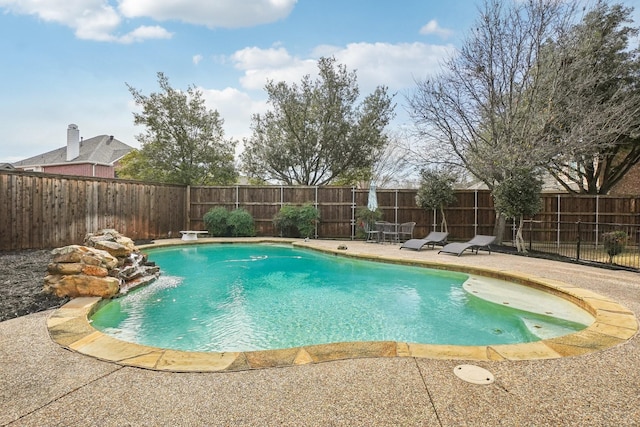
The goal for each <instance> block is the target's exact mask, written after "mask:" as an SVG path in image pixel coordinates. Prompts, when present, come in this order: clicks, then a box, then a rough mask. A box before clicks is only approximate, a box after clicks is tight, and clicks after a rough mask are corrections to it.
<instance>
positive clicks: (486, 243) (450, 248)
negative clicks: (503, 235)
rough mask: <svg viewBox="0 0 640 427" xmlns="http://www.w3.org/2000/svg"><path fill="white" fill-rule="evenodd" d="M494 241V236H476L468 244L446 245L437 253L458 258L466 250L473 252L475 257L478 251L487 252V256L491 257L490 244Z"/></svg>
mask: <svg viewBox="0 0 640 427" xmlns="http://www.w3.org/2000/svg"><path fill="white" fill-rule="evenodd" d="M495 240H496V237H495V236H484V235H482V234H478V235H476V236H475V237H474V238H473V239H471V240H469V241H468V242H456V243H449V244H446V245H445V246H444V247H443V248H442V249H441V250H440V251H439V252H438V253H440V252H444V253H447V254H455V255H457V256H460V255H461V254H462V253H463V252H464V251H466V250H467V249H469V250H471V252H475V253H476V255H477V254H478V251H479V250H480V249H483V250H485V251H489V255H491V246H490V245H491V244H492V243H493V242H494V241H495Z"/></svg>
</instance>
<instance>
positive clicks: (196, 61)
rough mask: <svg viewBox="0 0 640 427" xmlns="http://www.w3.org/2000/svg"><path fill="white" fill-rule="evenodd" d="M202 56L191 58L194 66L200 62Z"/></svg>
mask: <svg viewBox="0 0 640 427" xmlns="http://www.w3.org/2000/svg"><path fill="white" fill-rule="evenodd" d="M202 58H203V57H202V55H200V54H197V55H193V57H192V58H191V60H192V61H193V64H194V65H198V64H199V63H200V61H202Z"/></svg>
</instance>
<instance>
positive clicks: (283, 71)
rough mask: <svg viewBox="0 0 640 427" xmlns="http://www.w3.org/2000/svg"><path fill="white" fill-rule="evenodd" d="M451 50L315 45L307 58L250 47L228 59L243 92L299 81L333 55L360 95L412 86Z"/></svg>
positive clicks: (281, 50) (418, 45) (420, 45)
mask: <svg viewBox="0 0 640 427" xmlns="http://www.w3.org/2000/svg"><path fill="white" fill-rule="evenodd" d="M453 50H454V47H453V46H450V45H429V44H425V43H400V44H390V43H352V44H349V45H347V46H346V47H341V48H339V47H335V46H328V45H322V46H318V47H317V48H316V49H314V51H313V52H312V53H311V54H310V55H309V57H308V58H296V57H293V56H291V55H290V54H289V53H288V52H287V51H286V49H284V48H282V47H280V48H277V49H275V48H270V49H259V48H256V47H251V48H246V49H242V50H240V51H237V52H236V53H234V54H233V55H232V56H231V58H230V60H231V61H232V62H233V63H234V65H235V67H236V68H237V69H239V70H242V71H244V75H243V76H242V77H241V78H240V83H241V85H242V87H243V88H245V89H247V90H257V89H261V88H263V87H264V85H265V83H266V82H267V80H268V79H272V80H275V81H286V82H289V83H297V82H300V80H301V78H302V77H303V76H304V75H306V74H309V75H311V76H314V75H316V73H317V60H318V59H319V58H320V56H334V57H335V58H336V60H337V61H338V63H340V64H344V65H345V66H346V67H347V69H348V70H356V74H357V77H358V84H359V85H360V88H361V90H362V92H363V93H368V92H371V91H372V90H373V89H374V88H375V87H376V86H379V85H386V86H388V87H389V89H390V91H392V92H395V91H400V90H403V89H406V88H408V87H411V86H413V85H414V84H415V83H414V81H415V79H416V78H423V77H425V76H426V75H428V74H432V73H435V72H436V71H437V70H438V69H439V66H440V63H441V61H442V59H444V58H445V57H447V56H448V55H450V54H451V53H452V52H453Z"/></svg>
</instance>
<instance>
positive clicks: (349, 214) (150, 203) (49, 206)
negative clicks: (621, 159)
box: [0, 171, 640, 250]
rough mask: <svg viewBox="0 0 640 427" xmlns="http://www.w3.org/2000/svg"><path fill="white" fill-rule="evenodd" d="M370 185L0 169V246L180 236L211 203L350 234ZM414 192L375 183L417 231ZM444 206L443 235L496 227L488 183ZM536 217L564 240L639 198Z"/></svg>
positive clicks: (266, 221)
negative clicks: (146, 179)
mask: <svg viewBox="0 0 640 427" xmlns="http://www.w3.org/2000/svg"><path fill="white" fill-rule="evenodd" d="M368 194H369V190H368V189H360V188H355V187H332V186H330V187H304V186H274V185H271V186H244V185H236V186H216V187H195V186H193V187H188V186H180V185H163V184H152V183H142V182H136V181H125V180H118V179H100V178H84V177H71V176H60V175H48V174H38V173H33V172H17V171H1V172H0V250H20V249H38V248H53V247H59V246H64V245H68V244H79V243H82V241H83V240H84V236H85V235H86V234H87V233H91V232H95V231H97V230H100V229H102V228H115V229H116V230H118V231H119V232H120V233H122V234H124V235H126V236H129V237H131V238H132V239H136V240H142V239H158V238H166V237H178V236H179V231H180V230H186V229H190V230H204V229H205V227H204V223H203V221H202V217H203V216H204V214H205V213H206V212H207V211H208V210H209V209H211V208H214V207H218V206H222V207H225V208H227V209H229V210H231V209H238V208H242V209H246V210H247V211H248V212H249V213H250V214H251V215H252V216H253V218H254V220H255V223H256V230H257V234H258V235H259V236H275V235H277V231H276V230H275V228H274V226H273V217H274V216H275V214H276V213H277V212H278V210H279V209H280V207H281V206H283V205H285V204H294V205H300V204H304V203H310V204H312V205H314V206H316V207H317V208H318V210H319V211H320V223H319V224H318V227H317V232H316V235H317V237H319V238H340V239H351V238H354V237H355V236H356V228H357V224H356V214H357V210H358V209H360V208H362V207H365V206H367V201H368ZM415 196H416V190H414V189H378V191H377V199H378V205H379V208H380V210H381V211H382V213H383V219H384V220H386V221H391V222H397V223H402V222H411V221H412V222H415V223H416V227H415V230H414V236H418V237H422V236H424V235H426V234H427V233H428V232H429V231H431V230H435V229H439V224H440V221H441V218H440V214H439V213H438V212H434V211H425V210H424V209H421V208H419V207H418V206H416V203H415ZM445 212H446V217H447V222H448V225H449V232H450V238H451V240H466V239H469V238H471V237H473V236H474V235H475V234H492V233H493V231H494V223H495V213H494V208H493V200H492V198H491V194H490V192H489V191H483V190H468V191H466V190H465V191H457V192H456V201H455V202H454V203H453V204H452V205H451V206H450V207H449V208H447V209H446V211H445ZM534 220H537V221H540V226H536V227H534V228H533V229H532V233H533V234H532V235H531V236H530V238H531V239H532V240H534V241H557V240H563V239H564V238H565V237H566V238H567V239H570V238H571V237H570V235H569V234H567V235H566V236H564V235H563V233H564V232H563V231H562V229H561V227H558V226H556V225H554V224H561V223H566V222H576V221H578V220H581V221H583V222H594V223H598V222H602V223H607V224H640V197H609V196H571V195H568V194H545V195H543V210H542V212H541V213H540V214H538V215H537V216H536V217H535V218H534ZM543 224H544V225H543ZM507 227H508V228H509V227H510V225H509V224H507ZM509 231H510V228H509V230H507V233H505V238H507V239H508V238H510V236H511V234H510V233H509Z"/></svg>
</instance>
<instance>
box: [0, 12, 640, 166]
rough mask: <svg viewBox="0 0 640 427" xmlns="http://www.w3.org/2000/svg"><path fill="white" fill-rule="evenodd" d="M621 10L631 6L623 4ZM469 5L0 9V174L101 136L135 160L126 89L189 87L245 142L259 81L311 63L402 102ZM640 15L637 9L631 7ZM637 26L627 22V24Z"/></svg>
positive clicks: (470, 15) (295, 76) (461, 28)
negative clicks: (75, 135)
mask: <svg viewBox="0 0 640 427" xmlns="http://www.w3.org/2000/svg"><path fill="white" fill-rule="evenodd" d="M624 3H625V4H627V5H630V6H640V5H636V4H635V3H638V0H626V1H625V2H624ZM476 4H477V2H476V1H471V0H448V1H446V2H440V1H427V0H399V1H397V2H391V1H380V0H340V1H338V0H217V1H216V0H210V1H202V0H117V1H116V0H0V52H1V61H2V65H1V67H0V70H1V71H0V72H1V73H2V75H1V78H0V120H1V123H2V136H1V138H0V162H14V161H17V160H21V159H24V158H27V157H30V156H34V155H36V154H40V153H43V152H46V151H50V150H53V149H56V148H59V147H62V146H64V145H65V143H66V129H67V126H68V125H69V124H70V123H75V124H77V125H78V126H79V128H80V135H81V136H82V137H84V138H85V139H86V138H91V137H93V136H97V135H102V134H108V135H114V136H115V137H116V138H118V139H119V140H121V141H123V142H125V143H127V144H129V145H131V146H134V147H139V144H138V142H137V141H136V139H135V135H136V134H138V133H141V132H142V131H143V129H142V128H140V127H137V126H134V125H133V115H132V112H133V111H134V110H135V106H134V105H133V102H132V97H131V94H130V93H129V91H128V90H127V87H126V84H125V83H128V84H130V85H131V86H133V87H135V88H136V89H139V90H141V91H142V92H143V93H144V94H149V93H151V92H154V91H157V90H159V88H158V85H157V76H156V73H157V72H159V71H162V72H164V73H165V74H166V75H167V76H168V78H169V81H170V84H171V85H172V87H174V88H176V89H186V88H187V86H189V85H195V86H196V87H198V88H199V89H200V90H201V91H202V92H203V93H204V95H205V99H206V100H207V106H208V107H209V108H211V109H216V110H218V111H219V112H220V115H221V117H222V118H223V119H224V120H225V132H226V136H228V137H233V138H236V139H241V138H242V137H246V136H249V134H250V130H249V124H250V118H251V115H252V114H254V113H262V112H264V111H265V110H266V108H267V105H266V102H265V101H266V95H265V92H264V90H263V88H264V84H265V82H266V80H267V79H273V80H276V81H282V80H285V81H288V82H299V81H300V79H301V78H302V76H303V75H305V74H312V75H313V74H314V73H315V70H316V61H317V60H318V58H319V57H321V56H330V55H333V56H335V57H336V59H337V60H338V62H340V63H342V64H345V65H346V66H347V67H348V69H350V70H356V71H357V75H358V83H359V86H360V89H361V93H370V92H371V91H372V90H373V89H374V88H375V87H376V86H378V85H387V86H388V87H389V90H390V91H391V92H393V93H397V95H396V97H395V101H396V103H397V104H398V105H397V107H396V111H397V113H398V118H397V119H396V121H395V122H394V126H403V125H405V124H406V114H405V113H404V107H403V103H404V94H406V93H407V92H408V91H409V90H411V89H412V88H413V87H414V86H415V83H414V81H415V79H416V78H423V77H426V76H427V75H428V74H429V73H432V72H434V71H435V70H436V69H437V68H438V64H439V61H440V60H441V59H443V58H444V57H445V56H447V55H449V54H451V53H452V52H453V50H454V49H455V46H457V45H459V42H460V40H461V38H462V37H463V36H464V33H465V32H466V31H467V29H468V28H470V26H471V24H472V22H473V20H474V19H475V17H476V15H477V6H476ZM636 9H638V7H636ZM635 17H636V24H635V25H636V26H637V25H638V22H639V21H640V20H639V19H638V10H636V11H635Z"/></svg>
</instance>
